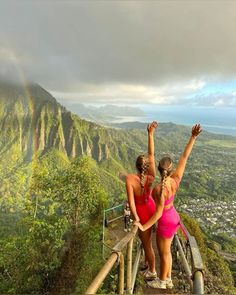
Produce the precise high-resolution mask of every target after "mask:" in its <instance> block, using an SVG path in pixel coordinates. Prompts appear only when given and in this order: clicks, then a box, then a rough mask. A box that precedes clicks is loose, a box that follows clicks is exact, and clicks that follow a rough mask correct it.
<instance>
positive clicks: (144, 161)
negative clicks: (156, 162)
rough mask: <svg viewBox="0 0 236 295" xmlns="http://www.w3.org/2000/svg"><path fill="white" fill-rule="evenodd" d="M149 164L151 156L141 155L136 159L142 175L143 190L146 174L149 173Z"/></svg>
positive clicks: (137, 167)
mask: <svg viewBox="0 0 236 295" xmlns="http://www.w3.org/2000/svg"><path fill="white" fill-rule="evenodd" d="M149 165H150V162H149V158H148V156H146V155H140V156H139V157H138V158H137V160H136V169H137V170H138V172H139V173H140V175H141V176H140V184H141V188H142V191H143V188H144V183H145V176H146V175H147V173H148V169H149Z"/></svg>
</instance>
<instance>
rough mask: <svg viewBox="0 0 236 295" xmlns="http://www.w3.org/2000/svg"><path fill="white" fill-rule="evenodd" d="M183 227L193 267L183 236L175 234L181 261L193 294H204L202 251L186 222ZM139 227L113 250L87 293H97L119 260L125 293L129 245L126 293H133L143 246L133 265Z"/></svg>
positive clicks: (121, 284)
mask: <svg viewBox="0 0 236 295" xmlns="http://www.w3.org/2000/svg"><path fill="white" fill-rule="evenodd" d="M181 229H182V232H183V235H184V239H185V242H187V243H186V245H187V247H188V248H187V249H189V250H190V253H191V267H190V266H189V263H188V260H187V257H186V254H185V253H184V248H183V246H182V244H181V240H182V239H181V237H180V236H179V235H178V234H176V235H175V239H174V240H175V244H176V246H177V249H178V252H179V254H180V258H181V262H182V265H183V268H184V270H185V272H186V274H187V279H188V281H189V283H190V286H191V289H192V293H193V294H204V279H203V270H204V266H203V262H202V258H201V254H200V251H199V249H198V246H197V242H196V240H195V237H194V236H192V235H191V234H190V233H189V232H188V230H187V229H186V228H185V226H184V224H182V223H181ZM137 230H138V227H137V226H133V227H132V230H131V232H129V233H128V234H127V235H126V236H125V237H124V238H123V239H121V240H120V241H119V242H118V243H117V244H116V245H115V246H114V247H113V248H112V249H111V250H112V253H111V255H110V257H109V258H108V259H107V261H106V263H105V264H104V265H103V267H102V268H101V270H100V271H99V273H98V274H97V276H96V277H95V278H94V280H93V281H92V283H91V284H90V286H89V287H88V289H87V290H86V292H85V294H96V292H97V290H98V288H99V287H100V286H101V284H102V283H103V281H104V280H105V278H106V277H107V275H108V274H109V273H110V271H111V270H112V268H113V266H114V264H115V263H116V262H118V264H119V282H118V293H119V294H124V290H125V287H124V286H125V276H124V269H125V262H124V256H123V253H122V251H123V250H124V248H125V247H126V246H127V249H126V252H127V262H126V264H127V269H126V294H133V290H134V285H135V281H136V275H137V271H138V265H139V260H140V256H141V247H140V246H139V247H138V251H137V254H136V258H135V262H134V264H133V265H132V252H133V241H134V238H135V236H136V233H137Z"/></svg>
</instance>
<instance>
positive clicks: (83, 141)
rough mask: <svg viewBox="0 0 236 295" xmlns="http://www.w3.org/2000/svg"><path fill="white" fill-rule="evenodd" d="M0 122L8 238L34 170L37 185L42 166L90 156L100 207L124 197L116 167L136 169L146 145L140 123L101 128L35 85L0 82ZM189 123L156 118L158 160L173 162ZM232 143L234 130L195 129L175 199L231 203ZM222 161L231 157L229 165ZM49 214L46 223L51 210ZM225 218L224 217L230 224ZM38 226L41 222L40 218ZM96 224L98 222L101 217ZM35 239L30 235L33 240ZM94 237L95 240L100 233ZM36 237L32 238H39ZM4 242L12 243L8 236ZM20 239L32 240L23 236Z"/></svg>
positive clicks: (235, 143) (1, 195) (50, 169)
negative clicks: (102, 196) (101, 192)
mask: <svg viewBox="0 0 236 295" xmlns="http://www.w3.org/2000/svg"><path fill="white" fill-rule="evenodd" d="M0 127H1V129H0V130H1V131H0V132H1V134H0V154H1V158H0V181H1V186H0V206H1V226H2V228H1V236H2V237H6V239H8V238H9V237H10V239H11V238H13V239H15V237H14V233H18V232H19V231H21V229H19V227H17V226H16V225H15V222H17V221H19V220H20V218H21V210H23V209H24V208H23V206H25V204H27V202H29V200H27V198H28V195H29V192H28V190H29V188H30V187H31V186H32V182H33V180H32V179H34V177H35V175H36V176H37V179H39V184H40V179H41V176H42V175H41V174H40V173H42V171H43V172H45V171H46V172H45V173H46V175H48V177H49V178H50V175H53V174H54V173H55V171H57V169H59V170H60V171H61V172H60V173H63V171H67V169H68V167H69V166H70V163H71V161H72V160H73V159H74V158H77V157H80V156H89V157H91V158H93V159H94V160H95V161H96V162H97V165H98V171H99V172H98V175H99V178H100V180H101V183H102V185H103V188H104V189H105V191H106V193H107V195H108V204H107V206H112V205H115V204H119V203H120V202H122V201H124V199H125V198H126V196H125V193H124V184H123V183H122V182H121V181H120V180H119V178H118V172H120V171H126V172H132V171H135V167H134V163H135V160H136V157H137V156H138V155H139V154H143V153H146V152H147V132H146V124H144V123H134V124H130V123H127V124H122V125H113V126H110V127H109V126H108V127H104V126H100V125H98V124H95V123H93V122H89V121H85V120H82V119H80V118H79V117H78V116H77V115H75V114H73V113H71V112H69V111H67V109H66V108H65V107H63V106H62V105H60V104H59V103H58V102H57V101H56V100H55V98H54V97H53V96H51V94H50V93H48V92H47V91H46V90H44V89H43V88H42V87H41V86H39V85H37V84H29V85H28V86H27V87H22V86H19V85H15V84H11V83H7V82H3V81H1V82H0ZM123 127H125V128H123ZM190 130H191V128H189V127H186V126H180V125H176V124H173V123H160V124H159V127H158V130H157V132H156V135H155V153H156V158H157V160H158V159H159V158H160V157H162V156H163V155H164V154H169V155H171V156H172V157H173V159H174V162H175V163H176V161H177V160H178V158H179V156H180V154H181V152H182V151H183V148H184V146H185V144H186V142H187V140H188V138H189V135H190ZM235 147H236V138H235V137H232V136H221V135H215V134H211V133H209V132H203V133H202V134H201V136H200V137H199V139H198V141H197V142H196V145H195V147H194V150H193V152H192V154H191V156H190V158H189V161H188V164H187V169H186V173H185V176H184V178H183V180H182V183H181V187H180V190H179V192H178V198H177V200H176V201H177V206H178V204H181V203H183V202H187V201H188V199H191V200H196V205H197V202H198V201H197V200H198V198H201V199H203V200H206V205H207V201H208V200H212V201H214V202H216V201H217V200H226V201H227V202H228V203H229V204H230V201H231V200H233V199H235V196H236V195H235V193H236V183H235V181H234V179H235V171H236V152H235ZM228 163H231V165H230V167H229V166H228ZM45 167H47V169H46V168H45ZM96 169H97V168H96ZM75 171H77V170H75ZM57 177H59V176H57ZM65 179H66V178H65ZM91 182H92V180H91ZM56 184H57V185H58V186H60V178H57V182H56ZM44 185H45V186H46V187H47V185H48V184H47V179H44ZM36 187H37V186H36ZM60 189H61V190H62V189H63V188H61V187H60ZM70 189H71V188H70ZM48 190H49V191H50V188H49V189H48ZM31 195H32V200H31V203H32V204H33V205H34V206H35V207H34V206H33V205H32V204H31V206H32V207H33V209H34V213H35V212H37V199H36V200H35V199H34V191H33V192H32V193H31ZM94 199H96V198H94ZM22 200H24V202H22ZM45 202H46V201H45ZM47 202H49V200H47ZM49 203H50V202H49ZM65 204H66V203H65ZM39 205H40V206H41V207H39V209H40V210H42V211H43V209H42V208H44V206H45V204H39ZM52 207H53V206H52ZM22 208H23V209H22ZM39 209H38V210H39ZM24 210H25V209H24ZM40 210H39V211H40ZM228 210H230V205H229V208H228ZM40 218H41V217H40ZM48 220H49V221H50V222H51V216H50V214H49V217H48ZM222 220H223V219H222ZM37 222H38V220H34V221H33V224H34V223H35V225H34V226H36V229H37V226H39V225H40V223H39V224H38V223H37ZM40 222H41V221H40ZM43 222H44V220H43ZM219 222H220V221H219ZM230 222H231V221H230ZM230 222H229V223H228V224H227V223H226V222H224V223H225V224H227V226H231V223H230ZM9 224H10V225H11V224H12V229H11V230H12V232H10V233H9V232H8V231H7V230H8V227H9ZM52 224H53V223H52ZM40 226H42V228H43V226H48V225H47V224H46V222H44V223H43V225H40ZM96 226H97V227H98V228H99V226H100V224H99V225H98V224H97V225H96ZM33 228H34V227H33ZM50 231H53V227H50ZM86 231H87V229H86V230H85V232H86ZM98 231H99V229H98ZM36 232H37V231H36ZM8 235H9V237H8ZM58 235H59V231H58ZM34 238H35V236H34V235H32V241H33V240H34ZM51 238H52V236H51ZM94 240H96V243H97V245H100V240H99V238H96V239H95V238H94ZM22 241H24V239H22ZM40 243H41V242H40V241H39V245H41V244H40ZM58 243H59V246H57V247H59V248H60V245H61V243H63V242H62V240H60V241H58ZM6 245H7V246H8V244H6ZM9 245H11V246H12V245H14V243H13V244H12V241H11V242H9ZM27 245H28V247H30V246H31V245H30V243H28V244H27ZM7 246H6V247H7ZM4 247H5V245H4ZM9 247H10V246H9ZM12 247H13V246H12ZM38 247H39V246H38ZM9 249H10V248H9ZM14 249H15V248H14ZM39 249H40V247H39ZM27 251H28V250H27V249H26V252H27ZM84 251H85V248H84ZM16 255H18V254H17V253H16ZM49 258H50V257H49ZM49 258H48V259H49ZM12 263H13V264H14V261H13V262H12ZM27 263H28V262H27ZM58 265H60V262H58V261H57V267H58ZM36 269H37V268H36ZM95 271H96V270H95ZM16 272H17V269H16ZM0 275H1V274H0ZM59 277H60V276H59ZM19 281H20V280H19ZM29 286H30V283H29ZM29 288H31V289H32V288H33V287H29ZM4 290H5V289H4ZM14 290H17V289H14ZM23 290H24V289H23Z"/></svg>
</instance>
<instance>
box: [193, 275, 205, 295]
mask: <svg viewBox="0 0 236 295" xmlns="http://www.w3.org/2000/svg"><path fill="white" fill-rule="evenodd" d="M193 294H204V280H203V274H202V272H201V271H200V270H197V271H195V273H194V274H193Z"/></svg>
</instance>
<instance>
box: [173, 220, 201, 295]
mask: <svg viewBox="0 0 236 295" xmlns="http://www.w3.org/2000/svg"><path fill="white" fill-rule="evenodd" d="M180 228H181V230H182V232H183V234H184V237H185V239H186V241H187V247H189V250H190V253H191V269H190V267H189V264H188V261H187V258H186V256H185V254H184V250H183V247H182V245H181V243H180V239H179V237H178V235H177V234H176V235H175V243H176V244H177V248H178V251H179V254H180V257H181V262H182V265H183V268H184V270H185V272H186V274H187V278H188V281H189V283H190V286H191V289H192V293H193V294H204V278H203V271H204V265H203V261H202V257H201V254H200V251H199V248H198V245H197V242H196V239H195V237H194V236H192V235H191V234H190V233H189V231H188V230H187V229H186V227H185V226H184V224H183V223H182V222H181V224H180Z"/></svg>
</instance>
